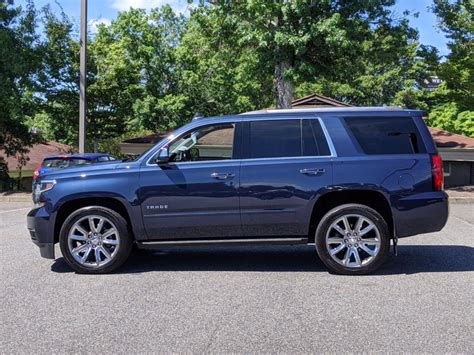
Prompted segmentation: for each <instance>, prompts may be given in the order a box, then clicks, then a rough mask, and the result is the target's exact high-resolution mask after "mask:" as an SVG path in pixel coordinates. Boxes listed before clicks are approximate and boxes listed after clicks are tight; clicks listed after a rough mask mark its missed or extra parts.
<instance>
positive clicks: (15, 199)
mask: <svg viewBox="0 0 474 355" xmlns="http://www.w3.org/2000/svg"><path fill="white" fill-rule="evenodd" d="M0 202H31V203H33V201H32V199H31V196H30V195H28V196H0Z"/></svg>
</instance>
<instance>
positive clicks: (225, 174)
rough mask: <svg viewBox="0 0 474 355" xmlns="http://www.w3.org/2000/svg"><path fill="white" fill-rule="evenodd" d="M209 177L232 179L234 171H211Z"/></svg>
mask: <svg viewBox="0 0 474 355" xmlns="http://www.w3.org/2000/svg"><path fill="white" fill-rule="evenodd" d="M211 177H212V178H214V179H217V180H225V179H232V178H233V177H235V174H234V173H212V174H211Z"/></svg>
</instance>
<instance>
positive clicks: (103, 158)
mask: <svg viewBox="0 0 474 355" xmlns="http://www.w3.org/2000/svg"><path fill="white" fill-rule="evenodd" d="M97 161H100V162H103V161H109V157H106V156H103V157H98V158H97Z"/></svg>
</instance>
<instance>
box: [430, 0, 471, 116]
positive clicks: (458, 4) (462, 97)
mask: <svg viewBox="0 0 474 355" xmlns="http://www.w3.org/2000/svg"><path fill="white" fill-rule="evenodd" d="M432 9H433V12H434V13H435V14H436V16H437V17H438V23H439V28H440V29H441V30H442V31H443V32H444V33H445V34H446V36H447V37H448V38H449V42H448V48H449V50H450V53H449V54H448V56H447V58H446V61H445V62H444V63H442V64H441V65H440V70H439V77H440V78H441V79H442V80H443V81H444V82H445V83H446V88H447V89H448V90H449V92H447V93H446V94H447V97H446V101H451V100H452V101H455V102H456V104H457V105H458V106H459V108H460V109H461V110H474V52H473V49H474V44H473V43H474V18H473V16H474V2H472V0H455V1H448V0H434V5H433V7H432Z"/></svg>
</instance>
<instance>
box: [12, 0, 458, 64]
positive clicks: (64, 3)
mask: <svg viewBox="0 0 474 355" xmlns="http://www.w3.org/2000/svg"><path fill="white" fill-rule="evenodd" d="M25 3H26V0H16V1H15V4H18V5H23V4H25ZM34 3H35V5H36V7H37V8H41V7H43V6H44V5H46V4H48V3H49V4H51V6H52V8H53V10H55V11H58V12H59V11H60V7H59V5H58V4H60V5H61V7H62V8H63V10H64V12H65V13H66V14H67V15H68V16H69V17H70V18H71V19H72V20H73V21H74V22H75V23H77V24H79V20H80V14H81V12H80V3H81V0H34ZM432 3H433V1H432V0H397V4H396V5H395V7H394V9H395V11H396V13H398V14H400V15H401V14H402V13H403V11H404V10H409V11H410V12H418V13H419V16H418V18H415V17H413V16H412V17H411V18H410V23H411V25H412V26H413V27H415V28H417V29H418V31H419V34H420V42H421V43H422V44H426V45H432V46H435V47H436V48H438V50H439V53H440V54H441V55H447V54H448V52H449V51H448V48H447V46H446V43H447V39H446V37H445V36H444V35H443V33H442V32H440V31H439V30H438V29H437V28H436V16H435V15H434V14H433V13H432V12H430V11H429V9H428V8H429V6H431V4H432ZM164 4H169V5H171V7H172V8H173V9H174V10H175V11H178V12H185V11H186V9H187V7H188V1H187V0H168V1H167V0H89V1H88V23H89V27H90V30H91V31H92V32H94V31H95V30H96V27H97V24H99V23H105V24H108V23H110V21H111V20H113V19H114V18H115V17H116V16H117V13H118V12H119V11H123V10H128V9H129V8H130V7H135V8H146V9H150V8H153V7H159V6H161V5H164Z"/></svg>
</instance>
